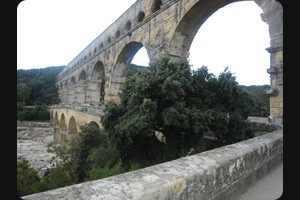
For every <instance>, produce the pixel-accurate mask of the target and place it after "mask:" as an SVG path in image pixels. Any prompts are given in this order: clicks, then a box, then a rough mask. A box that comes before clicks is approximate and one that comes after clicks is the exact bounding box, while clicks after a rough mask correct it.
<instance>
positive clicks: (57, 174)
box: [40, 167, 74, 191]
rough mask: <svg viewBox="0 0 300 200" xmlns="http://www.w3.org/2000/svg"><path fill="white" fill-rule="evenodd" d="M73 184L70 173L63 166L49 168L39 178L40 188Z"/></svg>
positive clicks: (43, 189)
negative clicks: (47, 171) (40, 178)
mask: <svg viewBox="0 0 300 200" xmlns="http://www.w3.org/2000/svg"><path fill="white" fill-rule="evenodd" d="M71 184H74V182H73V180H72V177H71V175H70V174H69V172H68V171H67V170H66V169H65V168H63V167H57V168H54V169H53V170H51V171H50V172H49V173H48V174H47V175H45V176H44V177H43V178H42V180H41V184H40V185H41V186H40V188H41V190H42V191H46V190H52V189H56V188H60V187H65V186H68V185H71Z"/></svg>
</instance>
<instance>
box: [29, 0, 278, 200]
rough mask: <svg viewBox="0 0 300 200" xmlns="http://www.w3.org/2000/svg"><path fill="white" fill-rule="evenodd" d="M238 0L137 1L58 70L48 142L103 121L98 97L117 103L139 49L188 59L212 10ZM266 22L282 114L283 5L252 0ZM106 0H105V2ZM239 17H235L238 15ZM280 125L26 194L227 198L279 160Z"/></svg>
mask: <svg viewBox="0 0 300 200" xmlns="http://www.w3.org/2000/svg"><path fill="white" fill-rule="evenodd" d="M233 2H238V1H237V0H137V1H136V2H135V3H134V4H133V5H132V6H131V7H130V8H129V9H127V10H126V11H125V12H124V13H123V14H121V15H120V17H119V18H118V19H117V20H116V21H115V22H113V23H112V24H111V25H110V26H109V27H107V28H106V29H105V31H103V32H102V33H101V34H100V35H99V36H98V37H96V38H95V39H94V40H93V41H92V42H91V43H90V44H88V45H87V46H86V48H85V49H83V50H82V51H81V52H80V53H79V54H78V55H77V56H76V57H75V58H74V59H73V60H71V61H70V62H69V64H68V65H67V66H66V67H65V68H64V69H63V71H62V72H61V73H59V74H58V76H57V82H56V85H57V88H58V92H59V98H60V99H61V103H60V104H59V105H53V106H51V108H50V114H51V120H52V122H53V126H54V140H55V141H56V142H58V143H61V144H64V143H65V142H67V141H69V140H70V139H71V138H72V137H73V136H74V135H75V134H76V133H78V132H79V131H80V125H82V124H85V123H88V124H90V123H91V124H95V125H97V126H99V127H101V118H100V116H101V115H103V108H104V103H105V102H108V101H115V102H117V103H118V102H119V101H120V100H119V97H118V94H119V92H120V89H121V86H122V84H123V83H124V82H125V80H126V77H127V72H128V68H129V65H130V63H131V61H132V59H133V57H134V56H135V54H136V53H137V52H138V50H139V49H140V48H142V47H145V49H146V50H147V53H148V56H149V60H150V62H151V61H153V60H155V59H157V58H159V57H160V56H161V55H162V54H166V55H169V56H170V57H171V58H174V59H177V58H188V57H189V49H190V47H191V44H192V42H193V39H194V37H195V35H196V34H197V31H198V29H199V28H201V26H202V25H203V24H204V23H205V21H206V20H207V19H208V18H209V17H210V16H211V15H212V14H213V13H214V12H216V11H218V9H220V8H222V7H224V6H226V5H228V4H230V3H233ZM254 2H255V3H256V4H257V5H258V6H259V7H260V8H261V10H262V13H261V20H262V21H263V22H265V23H266V24H267V25H268V27H269V37H270V45H269V46H267V47H266V48H265V50H266V51H267V52H268V53H269V54H270V66H266V68H267V70H266V73H269V74H270V85H271V87H270V90H269V91H267V93H268V94H269V95H270V114H271V115H272V116H274V117H275V119H276V118H278V120H276V121H281V120H280V118H281V117H282V115H283V7H282V5H281V4H280V3H279V2H278V1H276V0H254ZM103 3H104V2H103ZM237 17H238V16H237ZM282 146H283V130H278V131H275V133H269V134H265V135H263V136H259V137H256V138H253V139H250V140H246V141H242V142H239V143H235V144H232V145H228V146H224V147H221V148H217V149H214V150H211V151H207V152H203V153H200V154H199V155H193V156H187V157H185V158H181V159H178V160H175V161H171V162H167V163H162V164H160V165H155V166H152V167H149V168H145V169H140V170H137V171H136V172H130V173H125V174H120V175H118V176H114V177H109V178H107V179H103V180H97V181H91V182H87V183H82V184H78V185H73V186H68V187H63V188H59V189H55V190H51V191H46V192H41V193H37V194H32V195H29V196H26V197H24V199H39V200H41V199H143V200H146V199H207V200H208V199H212V200H232V199H235V196H236V195H237V194H238V193H241V192H243V191H245V188H247V187H248V186H249V185H251V184H254V183H255V182H256V181H257V180H259V178H260V177H262V176H264V175H265V174H267V173H268V172H269V171H270V170H271V169H272V168H274V166H276V165H278V163H282V152H283V149H282Z"/></svg>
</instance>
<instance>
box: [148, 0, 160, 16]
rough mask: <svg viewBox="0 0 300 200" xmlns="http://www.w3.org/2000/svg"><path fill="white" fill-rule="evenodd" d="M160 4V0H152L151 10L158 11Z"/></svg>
mask: <svg viewBox="0 0 300 200" xmlns="http://www.w3.org/2000/svg"><path fill="white" fill-rule="evenodd" d="M161 5H162V1H161V0H154V1H153V4H152V7H151V10H152V12H153V13H154V12H156V11H158V10H159V9H160V7H161Z"/></svg>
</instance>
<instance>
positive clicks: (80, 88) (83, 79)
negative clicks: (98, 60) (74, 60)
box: [76, 70, 87, 104]
mask: <svg viewBox="0 0 300 200" xmlns="http://www.w3.org/2000/svg"><path fill="white" fill-rule="evenodd" d="M86 83H87V75H86V72H85V70H82V71H81V72H80V75H79V79H78V83H77V87H76V94H77V95H76V96H77V99H76V103H78V104H82V103H86V92H87V91H86V86H87V85H86Z"/></svg>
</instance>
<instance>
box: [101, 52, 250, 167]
mask: <svg viewBox="0 0 300 200" xmlns="http://www.w3.org/2000/svg"><path fill="white" fill-rule="evenodd" d="M120 98H121V104H120V105H117V104H115V103H111V102H109V103H107V104H106V109H105V115H104V116H103V117H102V123H103V126H104V128H105V130H106V131H107V132H108V135H109V138H110V139H111V140H112V141H114V142H115V143H116V144H117V147H118V150H119V151H120V153H121V155H122V157H121V159H122V161H123V164H124V165H125V166H126V165H127V166H129V165H130V164H131V163H135V162H137V163H142V164H143V165H144V166H146V165H149V164H155V163H158V162H163V161H166V160H170V159H175V158H178V157H181V156H185V155H187V154H188V153H189V152H190V151H191V149H195V151H194V152H197V151H198V152H199V150H200V149H201V150H205V149H207V148H206V147H203V145H205V143H204V142H203V135H204V134H205V133H207V132H208V131H211V132H213V133H214V134H215V137H216V138H217V144H218V145H225V144H230V143H233V142H237V141H241V140H242V139H246V138H247V134H246V131H245V130H246V128H247V127H246V125H247V124H246V119H247V118H248V116H249V113H250V110H251V106H252V105H253V101H252V100H251V98H250V96H249V95H248V94H247V93H245V92H243V91H242V90H241V89H240V88H239V87H238V83H237V82H236V81H235V77H234V76H232V74H231V72H230V71H229V70H228V68H226V69H225V70H224V72H223V73H221V74H220V75H219V77H215V76H214V75H213V74H211V73H208V70H207V67H204V66H203V67H201V68H200V69H198V70H196V71H191V70H190V65H189V63H188V62H187V60H178V61H172V60H171V59H169V58H168V57H163V58H162V59H160V60H158V61H156V62H154V63H150V66H149V67H148V68H145V69H144V70H143V71H138V72H136V73H135V74H134V75H132V76H130V77H129V78H128V79H127V81H126V82H125V84H124V87H123V90H122V93H121V94H120ZM157 133H162V134H163V136H164V137H165V143H164V142H160V141H159V140H158V139H157V138H156V136H155V134H157Z"/></svg>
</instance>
